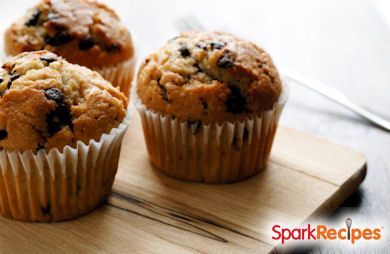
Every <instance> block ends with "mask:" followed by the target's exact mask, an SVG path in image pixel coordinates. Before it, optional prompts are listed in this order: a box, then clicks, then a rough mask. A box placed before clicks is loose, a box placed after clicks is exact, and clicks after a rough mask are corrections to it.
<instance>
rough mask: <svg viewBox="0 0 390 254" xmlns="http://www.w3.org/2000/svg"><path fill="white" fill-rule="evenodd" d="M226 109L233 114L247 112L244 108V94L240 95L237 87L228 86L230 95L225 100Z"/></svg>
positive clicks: (245, 104)
mask: <svg viewBox="0 0 390 254" xmlns="http://www.w3.org/2000/svg"><path fill="white" fill-rule="evenodd" d="M225 105H226V108H227V111H228V112H230V113H233V114H239V113H242V112H247V111H248V109H247V108H246V106H247V102H246V99H245V97H244V96H242V94H241V91H240V89H239V88H238V87H235V86H232V87H230V95H229V97H228V99H227V100H226V102H225Z"/></svg>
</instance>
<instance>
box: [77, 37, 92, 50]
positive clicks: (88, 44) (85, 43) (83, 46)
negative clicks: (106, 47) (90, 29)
mask: <svg viewBox="0 0 390 254" xmlns="http://www.w3.org/2000/svg"><path fill="white" fill-rule="evenodd" d="M93 45H95V43H94V42H93V39H92V38H91V37H88V38H87V39H85V40H80V41H79V49H80V50H88V49H90V48H92V47H93Z"/></svg>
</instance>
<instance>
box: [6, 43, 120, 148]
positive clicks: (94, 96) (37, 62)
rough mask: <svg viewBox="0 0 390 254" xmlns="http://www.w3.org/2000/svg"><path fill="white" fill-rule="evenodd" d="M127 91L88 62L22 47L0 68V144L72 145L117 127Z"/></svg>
mask: <svg viewBox="0 0 390 254" xmlns="http://www.w3.org/2000/svg"><path fill="white" fill-rule="evenodd" d="M126 107H127V100H126V97H125V96H124V95H123V94H122V93H121V92H119V90H118V89H117V88H115V87H113V86H112V85H111V84H110V83H109V82H107V81H105V80H104V79H103V78H102V77H101V76H100V74H98V73H97V72H94V71H91V70H89V69H88V68H85V67H81V66H78V65H73V64H70V63H68V62H67V61H65V60H63V59H62V58H60V57H58V56H57V55H55V54H53V53H51V52H48V51H36V52H26V53H22V54H20V55H18V56H15V57H13V58H12V59H10V60H8V61H7V62H5V63H4V64H3V66H2V68H1V69H0V149H3V148H7V149H9V150H21V151H24V150H30V149H32V150H33V151H37V150H39V149H46V151H48V149H51V148H58V149H60V150H62V149H63V147H64V146H65V145H70V146H72V147H75V145H76V142H77V141H78V140H80V141H83V142H84V143H88V142H89V141H90V140H91V139H94V140H98V139H99V138H100V136H101V135H102V134H103V133H109V132H110V131H111V129H112V128H116V127H117V126H118V125H119V124H120V123H121V122H122V120H123V119H124V117H125V115H126Z"/></svg>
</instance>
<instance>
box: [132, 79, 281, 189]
mask: <svg viewBox="0 0 390 254" xmlns="http://www.w3.org/2000/svg"><path fill="white" fill-rule="evenodd" d="M288 95H289V86H288V85H287V84H285V82H284V84H283V92H282V95H281V96H280V99H279V101H278V102H277V103H275V105H274V107H273V109H272V110H268V111H264V112H262V113H261V114H260V115H257V116H253V117H250V118H247V119H245V120H243V121H237V122H230V121H225V122H222V123H218V124H217V123H211V124H204V123H202V122H200V121H198V122H191V121H180V120H178V119H177V118H175V117H173V116H169V115H163V114H161V113H158V112H155V111H152V110H149V109H147V108H146V106H145V105H144V104H142V102H141V100H140V99H139V98H138V97H137V94H136V92H135V89H134V90H133V92H132V96H133V100H134V104H135V107H136V109H137V111H138V112H139V114H140V116H141V120H142V126H143V130H144V135H145V141H146V145H147V149H148V152H149V158H150V160H151V162H152V164H154V166H155V167H156V168H158V169H159V170H161V171H162V172H163V173H165V174H166V175H169V176H171V177H174V178H178V179H182V180H187V181H193V182H205V183H215V184H222V183H229V182H235V181H240V180H243V179H246V178H249V177H251V176H253V175H255V174H257V173H259V172H260V171H261V170H263V169H264V168H265V166H266V162H267V160H268V158H269V155H270V151H271V148H272V143H273V140H274V136H275V132H276V129H277V126H278V122H279V118H280V115H281V112H282V110H283V107H284V105H285V103H286V101H287V98H288Z"/></svg>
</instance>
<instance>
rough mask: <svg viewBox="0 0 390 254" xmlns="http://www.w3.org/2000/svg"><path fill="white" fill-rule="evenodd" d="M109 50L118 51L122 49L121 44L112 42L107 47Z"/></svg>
mask: <svg viewBox="0 0 390 254" xmlns="http://www.w3.org/2000/svg"><path fill="white" fill-rule="evenodd" d="M105 49H106V51H107V52H112V53H118V52H120V51H121V46H120V45H118V44H111V45H108V46H106V47H105Z"/></svg>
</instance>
